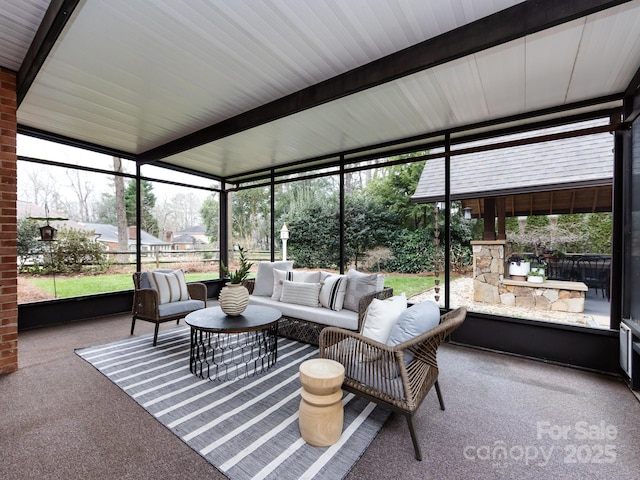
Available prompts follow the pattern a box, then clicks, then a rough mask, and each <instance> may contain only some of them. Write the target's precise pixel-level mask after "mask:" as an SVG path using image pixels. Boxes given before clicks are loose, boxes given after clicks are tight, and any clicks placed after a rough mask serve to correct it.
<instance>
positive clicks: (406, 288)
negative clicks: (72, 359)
mask: <svg viewBox="0 0 640 480" xmlns="http://www.w3.org/2000/svg"><path fill="white" fill-rule="evenodd" d="M185 277H186V279H187V282H197V281H200V280H211V279H213V278H218V276H217V274H212V273H187V274H186V275H185ZM440 279H441V281H443V280H444V277H441V278H440ZM452 279H453V278H452ZM28 281H29V283H32V284H33V285H35V286H37V287H38V288H40V289H42V290H44V291H46V292H49V293H51V294H52V295H53V293H54V285H53V278H52V277H31V278H29V279H28ZM55 281H56V285H55V287H56V292H57V297H58V298H69V297H79V296H82V295H92V294H97V293H107V292H117V291H120V290H130V289H132V288H133V280H132V279H131V274H129V273H122V274H104V275H86V276H78V277H65V276H56V278H55ZM434 282H435V277H424V276H410V275H394V274H385V286H387V287H391V288H393V292H394V293H395V294H396V295H397V294H400V293H402V292H405V293H406V295H407V297H410V296H411V295H415V294H417V293H420V292H424V291H425V290H428V289H429V288H432V287H433V285H434Z"/></svg>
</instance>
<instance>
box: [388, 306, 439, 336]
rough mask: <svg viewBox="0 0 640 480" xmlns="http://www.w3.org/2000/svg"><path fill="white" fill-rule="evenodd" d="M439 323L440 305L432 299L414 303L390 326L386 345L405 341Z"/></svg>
mask: <svg viewBox="0 0 640 480" xmlns="http://www.w3.org/2000/svg"><path fill="white" fill-rule="evenodd" d="M439 324H440V307H439V306H438V304H437V303H436V302H434V301H432V300H426V301H424V302H420V303H416V304H415V305H412V306H411V307H409V308H407V309H406V310H405V311H403V312H402V313H401V314H400V316H399V317H398V319H397V320H396V323H395V325H393V327H391V332H389V338H388V340H387V345H389V346H390V347H393V346H395V345H398V344H399V343H402V342H406V341H407V340H411V339H412V338H415V337H417V336H418V335H421V334H423V333H424V332H426V331H428V330H431V329H432V328H434V327H436V326H438V325H439Z"/></svg>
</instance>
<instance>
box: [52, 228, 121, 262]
mask: <svg viewBox="0 0 640 480" xmlns="http://www.w3.org/2000/svg"><path fill="white" fill-rule="evenodd" d="M49 243H50V247H51V261H50V262H47V261H45V262H44V264H43V267H44V269H45V270H53V271H55V272H59V273H78V272H81V271H83V270H84V269H85V267H91V268H92V269H93V270H104V269H105V268H106V267H107V264H108V256H107V254H106V253H105V249H104V247H103V246H102V244H101V243H100V242H97V241H95V240H94V239H93V235H92V234H91V233H90V232H87V231H86V230H80V229H74V228H62V229H60V231H59V232H58V240H57V241H55V242H49Z"/></svg>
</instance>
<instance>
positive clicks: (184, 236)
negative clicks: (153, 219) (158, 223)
mask: <svg viewBox="0 0 640 480" xmlns="http://www.w3.org/2000/svg"><path fill="white" fill-rule="evenodd" d="M166 240H167V242H169V243H170V244H171V249H172V250H183V251H184V250H196V249H197V248H198V247H200V246H203V245H207V244H208V243H209V237H208V236H207V234H206V232H205V231H204V228H203V227H202V226H200V225H198V226H195V227H189V228H186V229H184V230H180V231H178V232H175V234H174V232H167V233H166Z"/></svg>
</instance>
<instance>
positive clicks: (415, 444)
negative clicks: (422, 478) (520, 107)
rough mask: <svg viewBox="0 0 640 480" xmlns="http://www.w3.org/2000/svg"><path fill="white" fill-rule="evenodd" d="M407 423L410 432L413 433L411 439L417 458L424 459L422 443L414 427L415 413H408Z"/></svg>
mask: <svg viewBox="0 0 640 480" xmlns="http://www.w3.org/2000/svg"><path fill="white" fill-rule="evenodd" d="M406 417H407V424H408V425H409V432H410V433H411V441H412V442H413V449H414V451H415V453H416V460H418V461H419V462H421V461H422V452H421V451H420V445H418V437H417V436H416V430H415V428H413V415H411V414H407V415H406Z"/></svg>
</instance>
